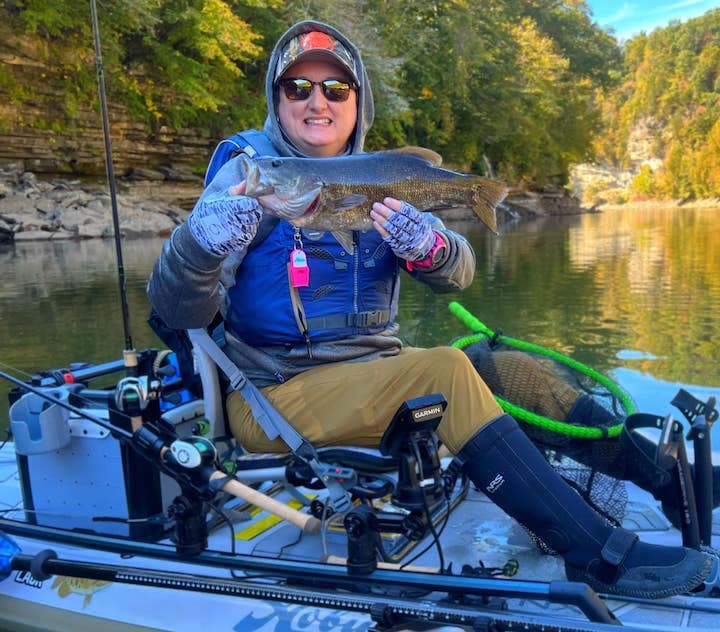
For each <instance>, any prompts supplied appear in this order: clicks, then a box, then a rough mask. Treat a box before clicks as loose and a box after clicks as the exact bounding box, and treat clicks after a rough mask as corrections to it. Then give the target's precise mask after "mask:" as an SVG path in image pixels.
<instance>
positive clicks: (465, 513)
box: [0, 349, 720, 631]
mask: <svg viewBox="0 0 720 632" xmlns="http://www.w3.org/2000/svg"><path fill="white" fill-rule="evenodd" d="M160 358H161V359H160ZM175 369H177V366H176V363H175V361H174V358H173V354H172V353H167V352H164V351H158V350H156V349H151V350H143V351H141V352H139V361H138V368H137V369H136V370H135V371H133V373H134V375H131V376H128V370H127V367H125V364H124V362H123V361H122V360H118V361H114V362H108V363H107V364H103V365H96V366H93V365H82V364H78V365H74V366H72V367H70V368H68V369H60V370H58V369H55V370H48V371H41V372H39V373H38V374H37V375H36V376H34V377H33V378H32V379H31V380H28V381H25V382H21V381H20V380H17V379H15V378H12V376H8V375H7V374H5V373H3V374H2V375H3V377H4V378H5V379H9V380H11V381H13V382H14V384H15V386H16V388H15V389H14V390H13V391H12V392H11V394H10V397H11V401H12V404H11V407H10V420H11V429H12V431H13V441H9V442H6V443H5V444H4V445H3V446H2V448H1V449H0V577H2V578H3V579H2V580H0V628H1V629H7V630H15V629H17V630H28V629H32V630H68V629H73V630H91V629H92V630H96V629H103V630H106V629H107V630H146V629H147V630H173V631H182V630H197V629H198V628H199V626H202V625H211V626H212V627H213V630H214V631H221V630H243V631H245V630H258V631H260V630H262V631H265V630H288V631H289V630H298V631H301V630H302V631H310V630H318V631H320V630H346V631H355V630H358V631H360V630H374V629H378V630H380V629H382V630H395V629H397V630H401V629H402V630H414V629H418V630H419V629H424V630H427V629H435V630H463V629H471V630H472V629H474V630H518V629H523V630H530V631H533V630H537V631H540V630H544V631H546V630H588V631H591V630H613V629H616V628H617V626H618V625H622V626H624V627H625V628H629V629H631V630H633V629H637V630H677V629H687V630H709V629H716V628H717V624H718V622H719V621H720V599H709V598H702V597H695V596H689V595H687V596H676V597H672V598H667V599H662V600H643V599H637V598H634V599H631V598H628V599H623V598H620V597H617V596H613V597H609V596H606V595H598V594H596V593H594V592H593V591H592V590H591V589H590V588H589V587H588V586H586V585H585V584H580V583H575V582H568V581H566V580H565V576H564V572H563V564H562V560H561V558H559V557H558V556H553V555H549V554H547V553H546V552H543V551H542V550H540V548H539V547H538V546H537V545H536V544H535V543H534V542H533V540H532V539H531V537H530V536H529V534H528V533H527V532H526V531H525V530H524V529H523V528H522V527H520V526H519V525H518V524H517V523H515V522H514V521H513V520H511V519H510V518H508V517H507V516H506V515H505V514H504V513H503V512H502V511H501V510H499V509H498V508H497V507H495V506H494V505H493V504H492V503H491V502H490V501H488V499H487V498H486V497H485V495H484V494H483V493H482V492H480V491H478V490H476V489H474V488H473V487H472V486H471V485H469V484H468V482H467V481H466V480H463V478H462V476H458V475H457V472H455V471H453V462H452V459H451V458H450V457H447V456H443V455H442V453H441V451H440V453H436V450H435V449H436V447H437V446H436V444H435V443H434V441H435V439H434V438H433V433H432V427H431V426H432V424H430V426H429V427H428V431H427V432H426V433H425V434H424V435H423V436H422V437H419V438H417V441H418V442H419V443H412V445H413V446H414V447H413V450H416V449H417V446H418V445H419V446H420V447H421V450H422V455H421V456H422V459H420V460H421V461H422V462H423V465H422V466H421V467H420V470H417V464H416V465H415V466H413V465H412V460H408V458H407V454H406V452H404V451H403V450H406V449H407V448H408V445H410V444H409V443H407V441H409V440H408V439H407V436H406V434H402V433H403V432H407V428H404V426H403V423H404V422H403V419H405V417H403V414H404V415H406V416H407V415H412V414H416V413H417V414H418V415H419V417H418V418H421V417H422V418H427V417H428V416H429V417H433V415H434V416H435V417H436V422H437V421H439V419H440V417H441V414H442V408H443V406H442V405H440V404H441V403H442V401H441V398H440V399H438V396H430V397H429V399H428V398H418V400H411V401H410V402H407V403H406V404H408V406H407V407H406V408H407V410H405V411H404V412H403V411H399V413H398V415H396V419H398V420H399V421H398V422H397V423H395V420H393V423H392V424H391V427H392V429H393V432H396V433H398V434H396V435H392V436H390V437H389V438H388V439H387V441H384V444H383V445H381V450H380V451H379V452H376V451H368V450H356V449H351V448H348V449H347V450H337V449H334V450H332V449H327V450H325V451H323V450H318V451H314V450H311V451H310V452H309V453H305V455H304V456H303V455H302V450H300V451H299V452H300V455H298V454H292V453H290V454H288V455H249V454H242V453H239V452H238V450H237V449H236V446H233V445H232V441H230V440H229V439H228V438H227V437H225V436H224V435H223V433H222V431H221V429H218V428H217V427H216V428H213V423H212V422H208V419H207V412H208V409H209V407H210V404H209V402H208V401H206V398H204V397H198V396H196V395H194V394H193V393H192V392H191V390H189V389H188V388H187V386H186V385H185V384H183V383H182V380H180V378H179V372H178V371H177V370H175ZM436 410H437V412H433V411H436ZM428 411H429V412H428ZM401 412H402V414H401ZM408 418H409V417H408ZM398 437H399V438H398ZM383 448H385V450H384V451H383ZM308 455H309V456H308ZM411 456H412V455H411ZM408 463H410V465H408ZM428 463H429V465H428ZM425 465H427V470H426V469H425ZM413 467H415V469H413ZM418 473H419V479H420V480H413V479H414V475H416V474H418ZM321 481H322V482H323V483H324V484H321ZM627 493H628V499H629V502H628V511H627V513H626V515H625V518H624V521H623V525H624V526H626V527H627V528H629V529H632V530H634V531H636V532H638V534H639V535H640V537H641V538H642V539H643V540H646V541H648V542H654V543H658V544H672V545H677V544H680V543H681V533H680V532H679V531H678V530H677V529H676V528H674V527H673V526H672V525H671V524H670V522H669V521H668V520H667V519H666V518H665V516H664V515H663V513H662V511H661V508H660V507H659V505H658V503H657V501H655V500H654V499H653V497H652V496H651V495H650V494H648V493H647V492H645V491H643V490H641V489H640V488H637V487H635V486H634V485H632V484H629V483H628V484H627ZM712 530H713V534H714V535H718V534H720V515H718V512H715V514H714V515H713V523H712Z"/></svg>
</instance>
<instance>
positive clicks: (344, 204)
mask: <svg viewBox="0 0 720 632" xmlns="http://www.w3.org/2000/svg"><path fill="white" fill-rule="evenodd" d="M366 201H367V195H363V194H362V193H351V194H350V195H343V196H342V197H339V198H333V199H332V200H328V204H329V206H330V207H331V208H332V210H333V211H334V212H336V213H339V212H340V211H347V210H348V209H351V208H355V207H356V206H360V205H361V204H364V203H365V202H366Z"/></svg>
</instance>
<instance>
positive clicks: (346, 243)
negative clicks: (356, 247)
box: [330, 230, 353, 252]
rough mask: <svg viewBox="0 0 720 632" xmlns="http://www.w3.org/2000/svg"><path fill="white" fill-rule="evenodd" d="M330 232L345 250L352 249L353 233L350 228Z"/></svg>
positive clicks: (350, 250)
mask: <svg viewBox="0 0 720 632" xmlns="http://www.w3.org/2000/svg"><path fill="white" fill-rule="evenodd" d="M330 234H331V235H332V236H333V237H334V238H335V239H336V240H337V241H338V243H339V244H340V245H341V246H342V247H343V248H345V250H346V252H352V251H353V235H352V231H351V230H333V231H330Z"/></svg>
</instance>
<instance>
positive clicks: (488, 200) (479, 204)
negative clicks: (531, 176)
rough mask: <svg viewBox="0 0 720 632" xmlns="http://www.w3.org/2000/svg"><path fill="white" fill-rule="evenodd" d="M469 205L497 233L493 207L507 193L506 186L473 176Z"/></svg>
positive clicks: (495, 181) (494, 207)
mask: <svg viewBox="0 0 720 632" xmlns="http://www.w3.org/2000/svg"><path fill="white" fill-rule="evenodd" d="M470 188H471V196H470V198H471V205H470V206H471V207H472V210H473V212H474V213H475V215H477V216H478V217H479V218H480V220H481V221H482V222H483V223H484V224H485V225H486V226H487V227H488V228H489V229H490V230H491V231H493V232H494V233H497V215H496V213H495V209H496V207H497V205H498V204H500V202H502V201H503V200H504V199H505V196H506V195H507V194H508V189H507V187H506V186H505V185H504V184H503V183H502V182H498V181H497V180H490V179H488V178H484V177H482V176H475V177H474V178H473V182H472V183H471V187H470Z"/></svg>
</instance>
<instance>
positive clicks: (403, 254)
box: [370, 197, 435, 261]
mask: <svg viewBox="0 0 720 632" xmlns="http://www.w3.org/2000/svg"><path fill="white" fill-rule="evenodd" d="M370 217H371V218H372V220H373V226H374V227H375V230H377V231H378V232H379V233H380V234H381V235H382V238H383V239H384V240H385V242H386V243H387V244H388V245H389V246H390V248H392V251H393V252H394V253H395V254H396V255H397V256H398V257H400V258H401V259H405V260H407V261H420V260H421V259H424V258H425V257H427V255H428V253H429V252H430V249H431V248H432V247H433V245H434V244H435V233H434V232H433V229H432V225H431V221H430V217H429V215H427V213H421V212H420V211H418V210H417V209H416V208H415V207H414V206H411V205H410V204H408V203H407V202H401V201H400V200H396V199H395V198H390V197H388V198H385V199H384V200H383V201H382V202H375V203H374V204H373V207H372V210H371V211H370Z"/></svg>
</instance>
